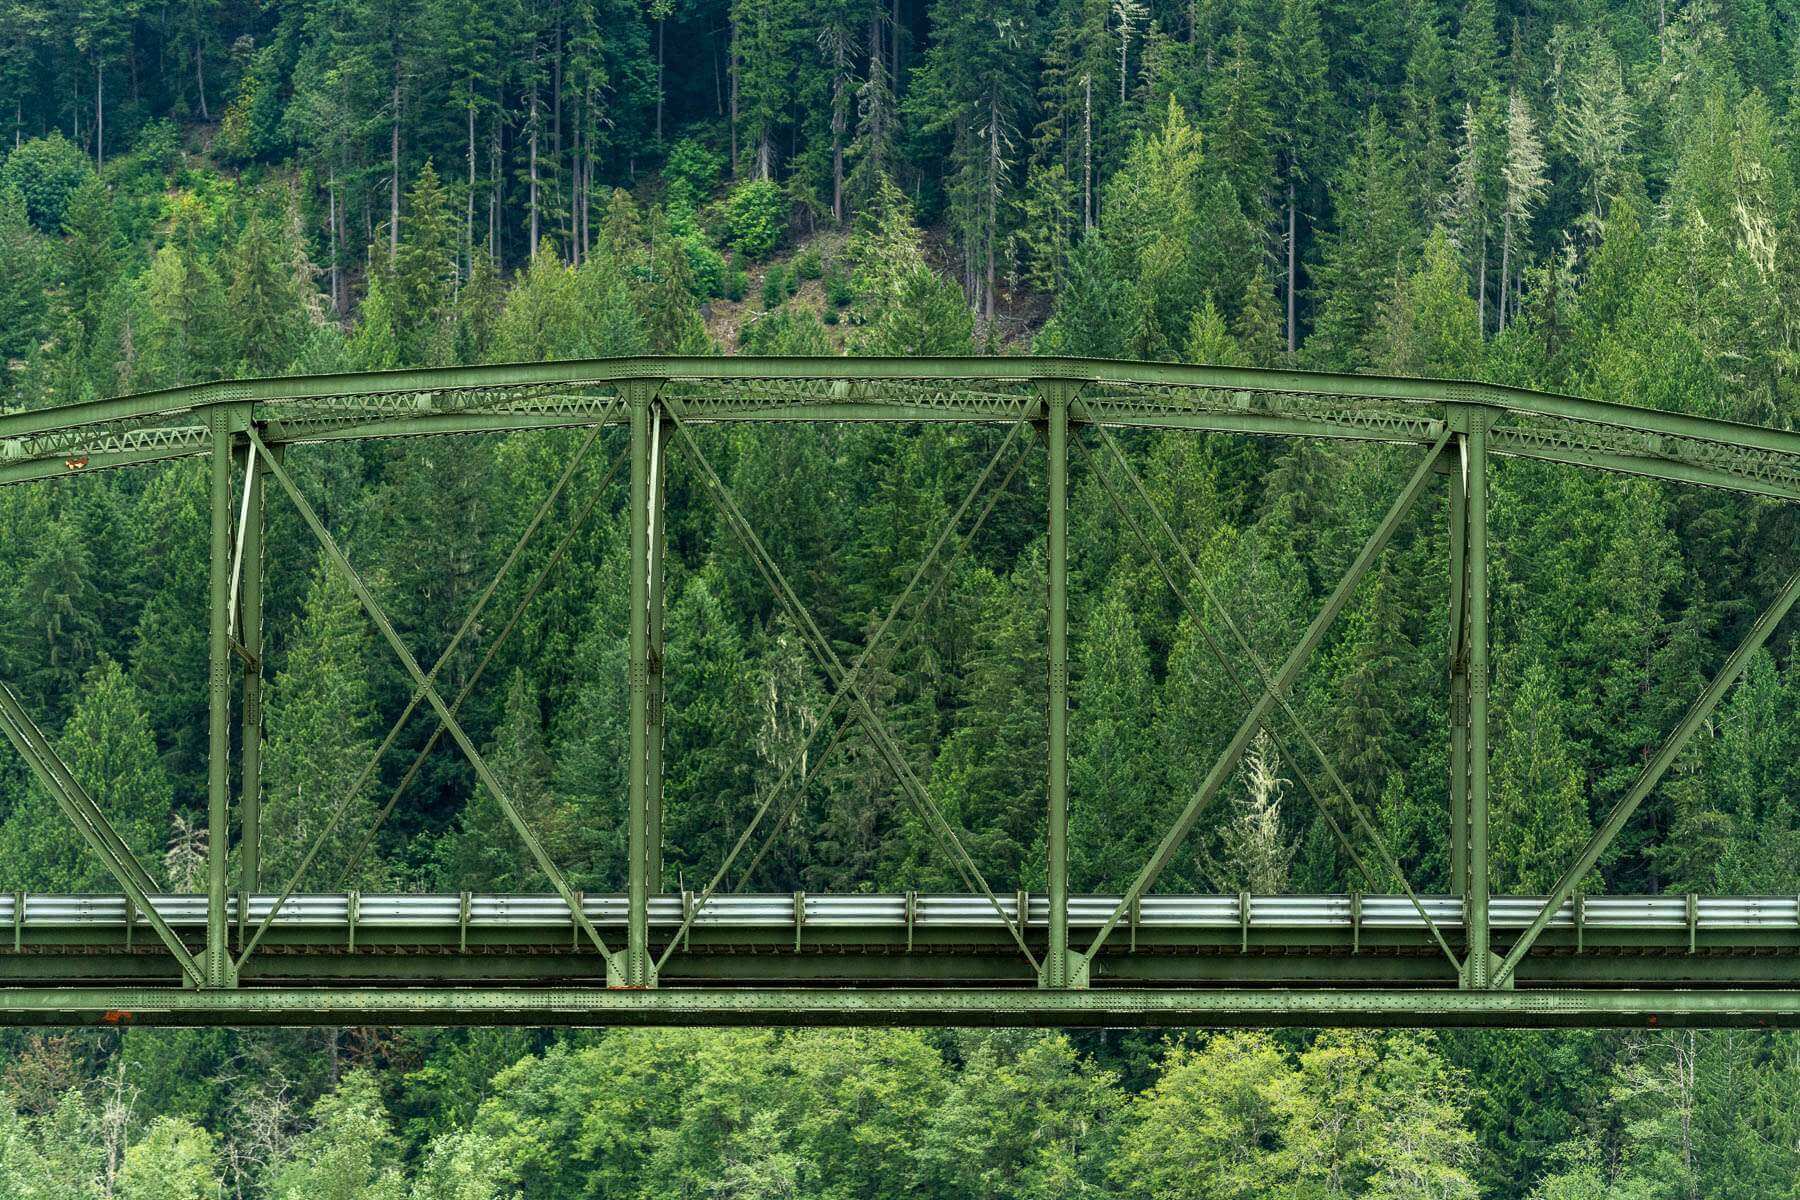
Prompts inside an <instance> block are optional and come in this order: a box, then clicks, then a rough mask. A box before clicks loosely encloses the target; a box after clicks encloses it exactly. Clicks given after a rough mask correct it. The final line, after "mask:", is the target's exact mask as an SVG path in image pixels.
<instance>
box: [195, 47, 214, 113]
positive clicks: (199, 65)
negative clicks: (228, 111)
mask: <svg viewBox="0 0 1800 1200" xmlns="http://www.w3.org/2000/svg"><path fill="white" fill-rule="evenodd" d="M194 33H195V36H194V84H195V86H196V87H198V88H199V89H200V119H201V120H202V121H210V120H212V114H211V113H209V112H207V111H206V39H205V37H204V35H202V34H201V33H200V31H199V30H198V29H196V30H195V31H194Z"/></svg>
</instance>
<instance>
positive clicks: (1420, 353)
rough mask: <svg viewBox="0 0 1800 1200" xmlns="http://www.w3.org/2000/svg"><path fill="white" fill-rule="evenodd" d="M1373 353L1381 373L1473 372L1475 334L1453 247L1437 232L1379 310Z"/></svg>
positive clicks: (1477, 334)
mask: <svg viewBox="0 0 1800 1200" xmlns="http://www.w3.org/2000/svg"><path fill="white" fill-rule="evenodd" d="M1374 355H1375V361H1376V363H1377V364H1378V365H1379V367H1380V368H1381V370H1383V371H1384V372H1387V373H1389V374H1394V375H1423V376H1435V377H1439V378H1449V379H1460V378H1464V377H1467V376H1470V375H1473V374H1475V372H1476V367H1477V364H1478V363H1479V362H1480V359H1481V330H1480V327H1479V326H1478V325H1477V323H1476V314H1475V304H1474V302H1473V300H1471V299H1470V297H1469V294H1468V290H1467V287H1466V279H1465V277H1464V274H1463V269H1462V264H1461V263H1460V262H1459V261H1458V256H1457V253H1456V247H1455V246H1454V245H1452V244H1451V241H1450V238H1449V235H1448V234H1447V233H1445V232H1444V230H1443V229H1442V228H1439V229H1436V230H1433V231H1432V233H1431V236H1430V237H1428V238H1427V239H1426V241H1425V253H1424V255H1423V257H1422V258H1421V259H1420V261H1419V265H1418V266H1417V267H1416V268H1415V269H1414V270H1413V271H1412V272H1410V273H1409V274H1407V275H1406V276H1405V277H1404V278H1403V279H1401V280H1399V281H1398V283H1397V284H1396V286H1395V288H1394V292H1393V295H1392V296H1391V297H1390V298H1389V299H1388V301H1387V303H1386V304H1385V305H1384V306H1383V308H1382V311H1381V325H1380V330H1379V332H1378V333H1377V334H1376V336H1375V345H1374Z"/></svg>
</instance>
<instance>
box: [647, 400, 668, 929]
mask: <svg viewBox="0 0 1800 1200" xmlns="http://www.w3.org/2000/svg"><path fill="white" fill-rule="evenodd" d="M652 432H653V434H654V436H655V441H654V442H653V443H652V445H651V454H650V629H649V632H650V651H649V657H648V660H647V663H646V665H647V667H648V674H649V744H648V745H647V746H646V747H645V756H646V761H645V766H644V769H645V779H646V781H647V782H646V784H645V794H646V797H647V803H648V806H649V814H648V824H647V828H646V830H645V842H646V846H645V854H646V855H647V856H648V858H647V861H646V865H645V868H644V869H645V873H646V875H647V876H648V879H649V884H650V891H651V892H652V893H654V894H658V895H660V894H661V893H662V890H663V877H662V862H663V844H662V825H663V820H662V817H663V811H662V809H663V733H664V730H663V558H664V555H665V548H666V547H667V545H668V541H669V538H668V531H667V527H666V526H665V524H664V521H663V518H664V516H665V513H664V511H663V509H664V505H663V498H664V495H665V494H666V492H667V483H666V481H667V479H668V476H669V437H668V434H669V429H668V423H667V422H665V421H662V420H660V419H658V420H657V421H656V422H655V424H654V425H653V426H652Z"/></svg>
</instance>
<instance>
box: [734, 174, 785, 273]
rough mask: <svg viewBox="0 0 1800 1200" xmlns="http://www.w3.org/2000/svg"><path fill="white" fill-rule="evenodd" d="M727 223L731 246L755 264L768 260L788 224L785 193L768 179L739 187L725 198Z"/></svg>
mask: <svg viewBox="0 0 1800 1200" xmlns="http://www.w3.org/2000/svg"><path fill="white" fill-rule="evenodd" d="M724 219H725V241H726V244H727V245H729V246H730V247H731V248H732V249H733V250H736V251H737V252H738V253H739V254H741V255H743V256H744V257H745V258H747V259H749V260H750V261H752V262H756V261H758V260H760V259H764V258H767V257H768V256H769V254H770V252H771V251H773V250H774V249H775V247H776V246H777V245H778V244H779V243H780V241H781V235H782V228H783V226H784V225H785V224H786V221H787V212H786V210H785V207H784V205H783V203H782V199H781V190H780V189H779V188H777V187H776V186H775V185H774V184H773V183H770V182H769V181H768V180H766V179H757V180H752V181H751V182H749V183H744V184H740V185H738V186H737V187H736V188H733V189H732V191H731V194H730V195H729V196H727V197H726V198H725V201H724Z"/></svg>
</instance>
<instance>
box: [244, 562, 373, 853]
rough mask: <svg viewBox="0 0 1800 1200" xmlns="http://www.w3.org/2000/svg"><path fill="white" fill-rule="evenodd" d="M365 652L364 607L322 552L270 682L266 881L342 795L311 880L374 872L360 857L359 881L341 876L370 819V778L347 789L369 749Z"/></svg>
mask: <svg viewBox="0 0 1800 1200" xmlns="http://www.w3.org/2000/svg"><path fill="white" fill-rule="evenodd" d="M370 652H371V634H370V631H369V625H368V619H367V617H365V616H364V614H363V611H362V606H361V605H360V604H359V603H358V601H357V599H356V595H355V593H353V592H352V591H351V590H350V585H349V584H348V583H346V582H344V581H343V579H342V577H341V576H340V575H339V574H338V573H337V572H336V571H335V570H334V569H333V568H332V567H331V565H330V564H329V563H328V562H326V561H325V559H324V558H323V556H322V555H321V557H320V559H319V561H318V563H317V565H316V566H315V567H314V570H313V576H312V581H311V583H310V584H309V585H308V588H307V593H306V607H305V611H304V612H303V614H302V616H301V620H300V625H299V628H298V629H297V630H296V631H295V634H294V640H293V643H292V647H291V649H290V650H289V651H288V655H287V662H286V665H285V666H284V667H283V668H282V669H281V670H280V671H279V672H277V674H276V675H275V678H274V679H273V680H272V681H271V682H270V684H269V685H268V692H267V698H266V703H267V705H268V708H267V713H268V717H267V738H268V745H267V750H266V751H265V756H264V765H263V780H264V799H263V846H262V855H263V870H264V871H265V872H266V873H267V875H268V876H269V877H270V878H277V879H282V880H285V879H286V878H287V877H288V876H289V874H290V873H291V872H292V871H293V870H294V869H295V868H297V867H298V866H299V865H300V861H301V858H302V856H303V855H304V854H305V853H306V852H307V850H308V849H309V848H310V847H311V846H312V844H313V842H314V840H315V839H316V838H317V837H318V836H319V835H320V834H321V833H322V832H323V830H324V829H325V827H326V823H327V821H328V820H329V819H330V817H331V815H332V813H333V812H334V811H335V810H336V809H337V807H338V805H339V803H340V802H341V801H343V800H344V799H345V798H346V796H348V798H349V800H350V804H349V806H348V810H347V812H346V814H345V816H344V818H343V820H342V821H341V822H340V823H339V824H338V826H337V828H336V829H335V830H334V831H333V833H332V834H331V836H330V837H329V838H328V839H327V841H326V842H325V844H324V847H323V849H322V850H321V852H320V854H319V856H318V858H317V860H316V861H315V862H314V864H313V866H312V868H311V873H310V875H309V878H310V879H311V880H312V881H313V883H314V886H318V887H330V886H339V885H342V886H359V885H360V883H361V882H363V881H365V880H368V879H374V878H378V877H379V875H378V869H379V868H378V863H377V862H376V861H375V860H374V858H373V856H365V857H364V859H363V877H362V879H359V880H345V879H344V878H343V873H344V871H345V869H346V868H347V867H348V866H349V865H350V859H351V857H352V855H354V854H355V853H356V851H357V848H358V847H359V846H360V845H361V843H362V840H363V838H364V836H365V835H366V834H367V833H368V831H369V830H370V828H371V827H372V826H373V824H374V815H375V814H374V790H373V787H372V786H371V782H370V781H367V780H365V781H364V782H363V783H362V785H361V786H360V788H359V789H358V790H357V791H355V792H352V791H351V787H352V785H354V784H356V782H357V779H358V776H360V775H361V774H362V770H363V766H364V765H365V764H366V763H367V762H368V759H369V756H370V754H372V753H373V752H374V749H375V721H376V717H375V706H374V700H373V698H372V697H371V695H370V688H369V678H370V669H369V668H370V659H371V653H370Z"/></svg>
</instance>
